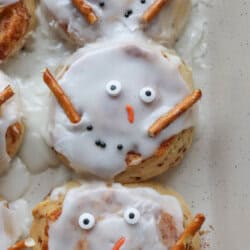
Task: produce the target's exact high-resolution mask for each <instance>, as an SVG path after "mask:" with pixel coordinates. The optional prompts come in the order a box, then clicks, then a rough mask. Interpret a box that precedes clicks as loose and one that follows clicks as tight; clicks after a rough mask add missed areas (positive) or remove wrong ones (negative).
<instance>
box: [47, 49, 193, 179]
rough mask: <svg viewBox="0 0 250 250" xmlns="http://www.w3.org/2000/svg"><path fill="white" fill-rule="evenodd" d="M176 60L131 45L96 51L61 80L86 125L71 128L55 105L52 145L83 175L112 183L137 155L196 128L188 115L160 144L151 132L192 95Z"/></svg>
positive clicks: (148, 153)
mask: <svg viewBox="0 0 250 250" xmlns="http://www.w3.org/2000/svg"><path fill="white" fill-rule="evenodd" d="M179 63H180V61H179V60H178V58H177V57H175V56H169V57H168V58H165V57H164V56H163V55H162V52H161V51H160V50H158V49H157V50H155V51H154V49H153V48H151V47H150V49H149V48H147V47H145V48H143V47H142V46H141V45H140V47H139V45H135V44H133V45H132V44H126V45H119V46H117V47H116V46H111V47H106V48H101V49H95V50H94V49H93V51H90V52H86V53H85V54H83V55H82V56H80V58H78V60H76V61H75V62H74V63H73V64H72V65H71V66H70V67H69V69H68V70H67V71H66V73H65V74H64V75H63V77H62V78H61V79H60V80H59V82H60V84H61V85H62V87H63V89H64V90H65V92H66V93H67V95H68V96H69V98H70V99H71V100H72V102H73V104H74V106H75V107H76V109H77V110H78V112H79V113H80V114H81V115H82V120H81V122H80V123H78V124H72V123H70V121H69V120H68V119H67V117H66V115H65V113H64V112H63V111H62V109H61V107H60V106H59V105H58V104H57V103H56V102H53V104H52V109H53V112H52V115H53V118H51V131H52V143H53V147H54V148H55V150H56V151H57V152H59V153H61V154H63V155H64V156H66V157H67V159H68V160H69V162H70V163H71V166H72V167H73V168H74V169H75V170H76V171H78V172H84V171H87V172H90V173H93V174H95V175H98V176H100V177H103V178H111V177H113V176H115V175H116V174H117V173H120V172H121V171H123V170H124V169H125V168H126V157H127V155H128V153H129V152H134V153H136V154H138V155H140V156H141V158H142V159H144V158H146V157H149V156H151V155H152V154H153V153H154V152H155V150H156V149H157V148H158V147H159V146H160V144H161V143H162V142H163V141H164V140H166V139H168V138H170V137H171V136H172V135H174V134H177V133H179V132H181V131H182V130H184V129H185V128H188V127H190V126H192V122H193V120H192V112H191V111H188V112H186V113H185V114H184V115H183V116H182V117H180V118H179V119H178V120H177V121H176V122H174V123H173V124H172V125H170V126H169V127H168V128H167V129H165V130H164V131H162V133H161V134H160V135H159V136H157V137H156V138H151V137H149V136H148V129H149V127H150V126H151V125H152V124H153V123H154V122H155V121H156V120H157V119H158V118H159V117H160V116H161V115H163V114H165V113H166V112H167V111H169V110H170V109H172V108H173V107H174V105H176V103H178V102H180V101H181V100H182V99H183V98H184V97H185V96H187V95H188V94H189V93H190V90H189V88H188V87H187V85H186V83H185V82H184V80H183V78H182V77H181V75H180V73H179V69H178V67H179Z"/></svg>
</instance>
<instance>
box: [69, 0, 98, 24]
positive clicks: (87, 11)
mask: <svg viewBox="0 0 250 250" xmlns="http://www.w3.org/2000/svg"><path fill="white" fill-rule="evenodd" d="M71 1H72V3H73V5H74V6H75V7H76V8H77V9H78V10H79V11H80V12H81V13H82V15H83V16H84V17H85V18H86V20H87V21H88V23H89V24H94V23H96V22H97V20H98V18H97V16H96V14H95V12H94V10H93V9H92V7H91V6H90V5H88V4H87V3H85V1H84V0H71Z"/></svg>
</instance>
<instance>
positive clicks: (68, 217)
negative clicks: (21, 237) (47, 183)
mask: <svg viewBox="0 0 250 250" xmlns="http://www.w3.org/2000/svg"><path fill="white" fill-rule="evenodd" d="M33 217H34V221H33V224H32V227H31V232H30V236H31V238H33V240H34V241H35V246H34V248H32V249H33V250H42V249H48V250H58V249H61V250H90V249H91V250H98V249H100V248H101V249H104V250H112V249H113V250H120V249H123V250H137V249H143V250H151V249H155V250H156V249H157V250H167V249H169V250H171V249H172V250H177V249H179V250H186V249H193V250H198V249H200V239H199V236H198V231H199V229H200V227H201V226H202V224H203V222H204V220H205V217H204V215H202V214H198V215H197V216H196V217H195V218H192V215H191V213H190V211H189V208H188V206H187V205H186V203H185V201H184V200H183V199H182V198H181V197H180V195H178V194H176V193H175V192H173V191H171V190H170V189H167V188H162V187H161V186H159V185H155V184H144V185H136V186H128V187H124V186H121V185H120V184H113V185H112V186H106V185H105V184H103V183H92V184H83V185H79V184H72V183H71V184H70V185H68V186H64V187H61V188H58V189H55V190H54V191H53V192H52V194H51V195H50V196H49V197H48V198H47V199H46V200H45V201H43V202H41V203H40V204H38V205H37V207H36V208H35V209H34V210H33Z"/></svg>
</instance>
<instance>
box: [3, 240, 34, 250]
mask: <svg viewBox="0 0 250 250" xmlns="http://www.w3.org/2000/svg"><path fill="white" fill-rule="evenodd" d="M35 245H36V243H35V241H34V239H33V238H28V239H25V240H21V241H19V242H17V243H16V244H15V245H13V246H11V247H9V248H8V249H7V250H24V249H26V248H31V247H34V246H35Z"/></svg>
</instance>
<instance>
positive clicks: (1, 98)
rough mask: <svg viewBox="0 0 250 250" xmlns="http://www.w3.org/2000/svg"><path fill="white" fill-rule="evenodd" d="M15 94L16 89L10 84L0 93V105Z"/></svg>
mask: <svg viewBox="0 0 250 250" xmlns="http://www.w3.org/2000/svg"><path fill="white" fill-rule="evenodd" d="M13 95H14V91H13V90H12V88H11V87H10V85H8V86H7V87H6V88H5V89H4V90H3V91H2V92H1V93H0V106H1V105H2V104H4V103H5V102H7V101H8V100H9V99H10V98H11V97H12V96H13Z"/></svg>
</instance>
